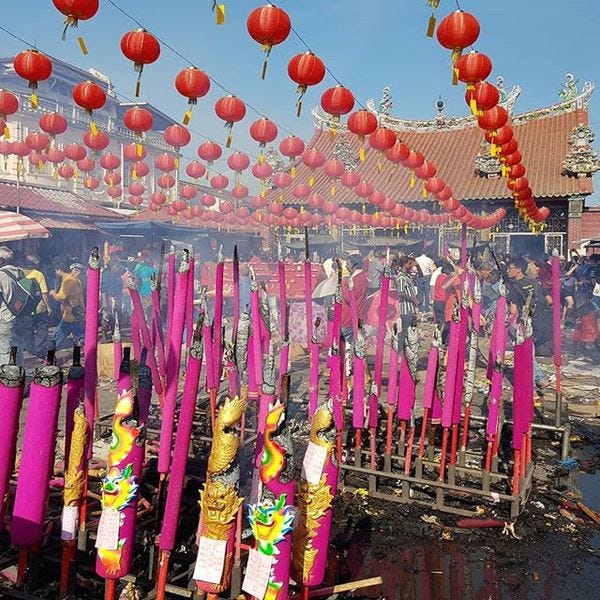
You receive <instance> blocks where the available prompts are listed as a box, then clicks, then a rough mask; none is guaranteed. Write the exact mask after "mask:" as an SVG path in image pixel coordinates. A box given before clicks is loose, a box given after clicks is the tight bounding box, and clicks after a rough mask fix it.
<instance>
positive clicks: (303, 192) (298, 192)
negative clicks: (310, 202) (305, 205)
mask: <svg viewBox="0 0 600 600" xmlns="http://www.w3.org/2000/svg"><path fill="white" fill-rule="evenodd" d="M310 191H311V188H310V185H307V184H306V183H301V184H299V185H297V186H296V187H295V188H294V191H293V192H292V194H293V196H294V198H297V199H298V200H301V199H302V198H306V197H307V196H308V195H309V194H310Z"/></svg>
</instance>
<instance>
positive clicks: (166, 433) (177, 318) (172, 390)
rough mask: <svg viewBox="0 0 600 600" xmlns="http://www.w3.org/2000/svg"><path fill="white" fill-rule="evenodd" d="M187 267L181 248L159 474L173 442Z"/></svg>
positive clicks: (166, 468) (166, 464)
mask: <svg viewBox="0 0 600 600" xmlns="http://www.w3.org/2000/svg"><path fill="white" fill-rule="evenodd" d="M188 269H189V263H188V253H187V252H186V251H184V253H183V255H182V257H181V264H180V266H179V272H178V273H177V282H176V286H175V304H174V306H173V326H172V329H171V339H170V340H169V352H168V358H167V389H166V393H165V401H164V405H163V414H162V423H161V429H160V446H159V449H158V472H159V473H161V474H166V473H168V472H169V468H170V465H171V445H172V443H173V426H174V420H175V407H176V403H177V389H178V387H179V369H180V366H181V344H182V342H183V327H184V323H185V302H186V298H187V285H188V281H189V276H188Z"/></svg>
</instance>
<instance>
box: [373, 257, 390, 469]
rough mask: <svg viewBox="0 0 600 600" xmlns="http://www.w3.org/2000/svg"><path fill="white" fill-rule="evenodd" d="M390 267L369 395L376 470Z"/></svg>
mask: <svg viewBox="0 0 600 600" xmlns="http://www.w3.org/2000/svg"><path fill="white" fill-rule="evenodd" d="M390 276H391V270H390V267H389V266H388V265H387V264H386V265H385V267H384V269H383V274H382V277H381V290H380V293H379V310H378V311H377V313H378V314H377V317H378V319H379V326H378V328H377V344H376V347H375V372H374V375H373V386H372V389H371V393H370V394H369V442H370V448H371V468H372V469H374V468H375V434H376V432H377V423H378V420H379V419H378V417H379V395H380V394H381V381H382V379H383V346H384V342H385V333H386V329H387V308H388V299H389V296H390Z"/></svg>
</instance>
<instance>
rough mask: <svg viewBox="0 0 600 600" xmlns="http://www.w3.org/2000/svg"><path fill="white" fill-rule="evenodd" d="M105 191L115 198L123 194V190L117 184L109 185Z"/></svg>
mask: <svg viewBox="0 0 600 600" xmlns="http://www.w3.org/2000/svg"><path fill="white" fill-rule="evenodd" d="M106 193H107V194H108V195H109V196H110V197H111V198H112V199H113V200H115V199H116V198H120V197H121V196H122V195H123V190H122V189H121V188H120V187H119V186H118V185H116V186H111V187H109V188H108V189H107V190H106Z"/></svg>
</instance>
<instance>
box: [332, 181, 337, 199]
mask: <svg viewBox="0 0 600 600" xmlns="http://www.w3.org/2000/svg"><path fill="white" fill-rule="evenodd" d="M336 191H337V190H336V189H335V183H332V184H331V195H332V196H335V193H336Z"/></svg>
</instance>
